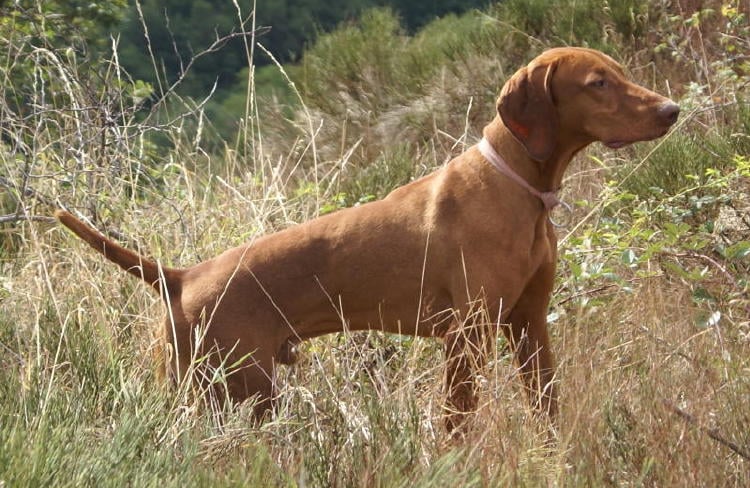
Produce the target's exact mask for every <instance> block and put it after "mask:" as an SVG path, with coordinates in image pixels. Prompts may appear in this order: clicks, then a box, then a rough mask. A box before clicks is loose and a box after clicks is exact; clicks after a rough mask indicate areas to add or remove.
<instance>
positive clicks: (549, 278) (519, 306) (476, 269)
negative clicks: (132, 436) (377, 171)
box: [57, 48, 679, 429]
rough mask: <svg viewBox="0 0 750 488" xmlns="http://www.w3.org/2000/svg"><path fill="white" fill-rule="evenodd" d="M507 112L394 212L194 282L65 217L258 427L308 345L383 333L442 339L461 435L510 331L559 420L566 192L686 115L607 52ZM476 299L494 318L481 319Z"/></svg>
mask: <svg viewBox="0 0 750 488" xmlns="http://www.w3.org/2000/svg"><path fill="white" fill-rule="evenodd" d="M497 111H498V115H497V116H496V117H495V119H494V120H493V121H492V122H491V123H490V124H489V125H487V127H485V128H484V138H485V139H484V141H483V142H482V144H480V145H479V146H474V147H472V148H470V149H469V150H468V151H466V152H465V153H463V154H461V155H460V156H458V157H457V158H455V159H454V160H452V161H451V162H449V163H448V164H447V165H446V166H445V167H443V168H441V169H439V170H437V171H435V172H434V173H432V174H430V175H428V176H426V177H424V178H422V179H420V180H417V181H414V182H412V183H410V184H408V185H405V186H403V187H401V188H398V189H396V190H395V191H393V192H392V193H391V194H390V195H388V196H387V197H386V198H385V199H383V200H381V201H377V202H372V203H369V204H366V205H362V206H360V207H355V208H349V209H346V210H341V211H339V212H336V213H333V214H329V215H325V216H323V217H320V218H317V219H315V220H312V221H310V222H307V223H304V224H300V225H297V226H294V227H291V228H289V229H286V230H283V231H281V232H277V233H275V234H271V235H267V236H264V237H260V238H258V239H257V240H255V241H254V242H253V243H251V244H248V245H244V246H240V247H237V248H234V249H230V250H228V251H226V252H224V253H223V254H221V255H220V256H218V257H216V258H214V259H211V260H208V261H205V262H202V263H199V264H197V265H195V266H193V267H190V268H186V269H171V268H161V267H159V266H157V264H155V263H154V262H153V261H150V260H148V259H145V258H143V257H141V256H139V255H137V254H135V253H133V252H131V251H129V250H127V249H124V248H123V247H121V246H120V245H118V244H116V243H115V242H113V241H111V240H109V239H107V238H105V237H104V236H102V235H100V234H99V233H97V232H96V231H94V230H93V229H91V228H90V227H88V226H86V225H85V224H83V223H81V222H80V221H79V220H77V219H76V218H75V217H73V216H72V215H71V214H69V213H67V212H64V211H58V212H57V217H58V218H59V219H60V221H61V222H62V223H63V224H64V225H66V226H67V227H69V228H70V229H71V230H72V231H73V232H74V233H76V234H77V235H78V236H79V237H81V238H82V239H84V240H85V241H86V242H88V243H89V244H90V245H91V246H93V247H94V249H96V250H98V251H99V252H101V253H103V254H104V255H105V256H106V257H107V259H109V260H111V261H114V262H115V263H117V264H118V265H119V266H120V267H122V268H123V269H125V270H126V271H128V272H129V273H131V274H133V275H135V276H138V277H140V278H142V279H143V280H145V281H146V282H147V283H149V284H151V285H152V286H153V287H154V288H156V289H157V291H160V292H161V293H162V296H163V297H164V300H165V302H166V305H167V309H168V310H167V312H168V313H167V318H166V321H165V323H164V333H165V341H166V344H167V347H168V349H170V348H171V349H172V350H173V351H174V354H172V355H171V359H170V360H169V369H170V371H171V374H172V376H173V377H174V378H176V379H180V378H184V377H185V375H187V374H188V373H190V372H191V369H190V366H191V364H194V362H195V359H196V357H203V356H208V361H204V364H210V365H212V366H213V367H217V366H219V365H220V364H223V365H234V366H235V367H234V370H233V371H232V372H231V374H230V375H229V376H228V378H227V382H226V390H225V393H226V394H228V395H229V396H230V397H231V398H232V399H234V400H238V401H239V400H244V399H246V398H248V397H251V396H257V400H258V403H257V404H256V413H257V414H258V415H262V414H263V413H264V412H265V411H266V410H267V409H268V408H269V407H270V406H271V401H272V398H273V396H274V387H273V372H274V367H275V364H276V363H283V364H290V363H292V362H293V361H294V359H295V357H294V356H295V354H294V349H295V346H296V344H298V343H299V342H300V341H303V340H305V339H309V338H311V337H316V336H319V335H322V334H329V333H332V332H339V331H341V330H343V329H344V328H347V329H349V330H366V329H374V330H382V331H384V332H392V333H399V334H409V335H416V336H422V337H441V338H443V339H444V341H445V348H446V355H447V374H446V381H447V385H446V386H447V396H448V407H449V409H450V412H451V414H449V415H448V419H447V424H448V428H449V429H453V428H454V427H456V426H457V425H458V424H459V423H460V422H461V421H462V419H463V415H464V414H465V413H467V412H471V411H472V410H474V409H475V407H476V403H477V399H476V395H475V387H474V379H473V377H474V373H475V372H476V368H477V367H480V366H481V365H482V358H483V353H482V351H483V350H484V345H483V343H484V342H486V341H485V339H486V337H487V334H488V332H492V331H493V330H496V328H497V324H507V326H504V327H502V330H503V331H504V333H505V334H506V336H507V337H508V340H509V342H510V343H511V344H512V345H513V347H514V351H515V355H516V360H517V362H518V365H519V368H520V370H521V374H522V376H523V379H524V381H525V384H526V386H527V388H528V390H529V392H530V395H531V397H532V400H533V402H534V404H535V407H536V408H538V409H541V410H544V411H547V412H549V413H550V414H553V415H554V413H555V411H556V394H555V387H554V382H553V381H552V380H553V374H554V364H553V359H552V354H551V352H550V348H549V342H548V337H547V324H546V314H547V306H548V303H549V300H550V294H551V291H552V285H553V279H554V275H555V262H556V256H557V244H556V237H555V232H554V229H553V226H552V225H551V223H550V220H549V209H550V208H551V207H552V206H554V205H555V204H556V203H557V200H556V197H555V196H554V191H556V190H557V189H559V188H560V184H561V180H562V177H563V173H564V172H565V169H566V168H567V166H568V163H569V162H570V160H571V158H572V157H573V156H574V155H575V154H576V153H577V152H578V151H580V150H581V149H583V148H584V147H586V146H587V145H588V144H590V143H591V142H594V141H601V142H604V143H605V144H607V145H608V146H610V147H612V148H617V147H621V146H623V145H625V144H627V143H632V142H635V141H644V140H649V139H654V138H657V137H660V136H662V135H664V134H665V133H666V132H667V130H668V129H669V127H670V126H671V125H672V124H673V123H674V122H675V121H676V120H677V116H678V113H679V107H678V106H677V105H675V104H674V103H673V102H671V101H670V100H668V99H666V98H664V97H662V96H660V95H657V94H656V93H653V92H651V91H649V90H646V89H644V88H642V87H640V86H637V85H635V84H633V83H631V82H629V81H627V80H626V79H625V77H624V74H623V70H622V68H621V67H620V66H619V65H618V64H617V63H616V62H615V61H613V60H612V59H611V58H609V57H608V56H606V55H604V54H602V53H600V52H597V51H593V50H589V49H580V48H560V49H552V50H549V51H547V52H545V53H543V54H542V55H540V56H539V57H537V58H536V59H534V60H533V61H532V62H531V63H530V64H529V65H528V66H527V67H525V68H521V69H520V70H519V71H518V72H516V73H515V74H514V75H513V77H512V78H511V79H510V80H509V81H508V82H507V83H506V84H505V86H504V87H503V90H502V93H501V95H500V98H499V99H498V102H497ZM480 149H481V150H480ZM490 163H492V164H490ZM478 301H480V302H481V303H482V306H483V307H484V310H485V311H486V312H487V314H486V315H484V316H485V317H490V318H491V320H489V321H488V320H487V319H484V320H482V319H478V318H477V317H478V316H479V315H478V314H476V313H474V311H475V305H476V304H477V302H478ZM488 322H490V323H489V324H488ZM493 323H494V324H495V325H494V328H493V325H492V324H493ZM196 345H197V346H196ZM477 352H479V354H477Z"/></svg>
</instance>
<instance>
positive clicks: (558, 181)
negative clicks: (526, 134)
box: [483, 116, 588, 193]
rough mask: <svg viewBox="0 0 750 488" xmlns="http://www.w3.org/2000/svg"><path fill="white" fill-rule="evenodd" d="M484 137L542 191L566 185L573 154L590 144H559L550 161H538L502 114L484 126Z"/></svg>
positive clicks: (516, 171)
mask: <svg viewBox="0 0 750 488" xmlns="http://www.w3.org/2000/svg"><path fill="white" fill-rule="evenodd" d="M483 133H484V138H485V139H487V140H488V141H489V143H490V144H491V145H492V147H493V148H494V149H495V151H496V152H497V153H498V154H499V155H500V156H501V157H502V158H503V159H504V160H505V162H506V163H507V165H508V166H509V167H510V168H511V169H512V170H513V171H514V172H515V173H516V174H518V175H519V176H520V177H521V178H523V179H524V180H526V182H528V183H529V185H531V186H532V187H534V188H535V189H536V190H537V191H539V192H540V193H544V192H549V191H557V190H559V189H560V187H561V186H562V179H563V175H564V174H565V170H566V169H567V168H568V164H570V161H571V160H572V159H573V156H575V154H576V153H577V152H578V151H580V150H581V149H583V148H584V147H586V146H587V145H588V143H587V142H580V143H578V144H576V145H573V146H570V147H561V146H560V145H559V144H558V146H557V147H556V148H555V150H554V151H553V153H552V155H551V156H550V158H549V159H547V160H546V161H542V162H539V161H535V160H533V159H532V158H531V157H530V156H529V153H528V152H527V151H526V148H525V147H524V146H523V144H521V143H520V142H519V141H518V140H517V139H516V138H515V137H514V136H513V134H512V133H511V131H510V130H509V129H508V128H507V127H506V126H505V124H504V123H503V121H502V119H501V118H500V116H496V117H495V119H494V120H493V121H492V122H490V123H489V124H488V125H487V126H485V128H484V131H483Z"/></svg>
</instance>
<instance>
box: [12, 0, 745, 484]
mask: <svg viewBox="0 0 750 488" xmlns="http://www.w3.org/2000/svg"><path fill="white" fill-rule="evenodd" d="M549 3H550V2H542V1H540V0H534V1H529V2H521V1H516V0H508V1H506V2H505V3H504V4H502V5H499V6H494V7H491V8H489V9H488V10H487V11H485V12H481V13H480V12H475V13H471V14H467V15H465V16H462V17H449V18H445V19H441V20H438V21H436V22H435V23H434V24H431V25H429V26H427V27H426V28H425V29H423V30H422V31H420V32H419V33H417V34H415V35H414V36H412V37H409V36H407V35H405V34H404V33H403V30H402V29H401V28H400V27H399V24H398V20H397V19H396V18H395V17H394V16H393V15H392V14H391V13H389V12H387V11H375V12H372V13H371V14H369V16H368V17H367V18H366V19H364V20H363V22H361V23H360V24H357V25H349V26H345V27H342V28H341V29H339V30H338V31H336V32H334V33H332V34H330V35H327V36H322V37H321V39H320V41H319V42H318V43H317V44H316V45H315V46H312V47H311V49H310V50H309V51H308V53H307V54H306V55H305V57H304V58H303V61H302V63H301V64H300V65H299V66H295V67H286V68H285V69H284V71H283V73H282V71H281V68H279V69H280V72H279V74H280V78H282V79H285V75H286V74H287V73H288V75H289V78H286V79H287V80H288V83H289V86H288V88H286V89H287V90H288V92H287V94H286V95H285V96H284V97H281V99H283V100H288V99H290V97H291V98H297V99H298V101H297V102H296V103H295V104H294V105H292V106H288V105H287V106H280V105H279V104H278V99H272V98H268V99H257V100H256V99H255V98H252V99H250V100H247V101H245V100H243V102H242V103H246V104H247V105H246V106H247V111H246V117H244V118H243V119H242V120H240V121H238V123H237V134H236V137H234V138H232V139H231V140H222V139H220V138H218V137H217V135H216V133H215V131H214V130H213V129H212V126H211V121H210V120H208V119H207V118H206V117H205V116H204V113H203V111H202V109H201V105H200V101H190V100H179V99H177V98H176V97H173V96H166V97H164V98H163V99H159V98H158V97H155V98H154V99H153V100H152V102H151V105H149V107H148V108H144V107H143V105H142V103H143V95H144V91H145V92H148V89H147V87H143V86H141V85H139V84H137V83H133V82H131V81H130V80H129V79H128V77H127V74H126V73H123V72H122V71H121V70H119V68H118V64H117V60H116V58H115V57H113V58H111V59H106V60H96V61H88V62H83V61H82V60H78V59H77V58H76V54H75V53H74V52H71V51H68V50H64V49H52V48H47V47H45V46H39V45H34V44H33V43H31V41H29V40H28V39H26V38H24V37H23V36H22V35H20V34H18V35H16V34H8V33H7V32H6V33H5V34H4V36H3V38H2V43H3V47H4V50H6V51H7V53H8V54H7V55H6V56H5V57H4V64H3V66H4V68H3V76H4V83H3V85H2V88H0V89H2V90H3V97H2V103H3V105H2V107H0V110H1V114H0V130H1V131H2V140H1V141H0V214H2V215H3V217H2V224H0V487H2V486H8V487H10V486H34V487H36V486H87V485H96V486H124V485H130V486H156V485H159V486H193V485H195V486H201V485H218V486H383V487H392V486H440V487H443V486H508V485H511V486H516V485H518V486H543V485H563V486H601V485H617V486H620V485H626V486H641V485H646V486H738V487H739V486H748V485H750V281H749V280H748V276H749V274H750V196H749V195H750V136H748V134H749V133H750V106H749V105H748V101H749V100H750V97H749V96H748V86H749V84H750V58H749V56H750V43H749V42H748V38H750V28H748V17H747V15H748V12H747V9H745V10H744V11H743V10H741V9H738V7H740V6H741V2H736V1H735V2H730V1H724V2H721V1H710V2H704V4H708V5H709V6H710V7H711V9H710V10H703V11H700V12H693V11H690V10H682V9H681V7H680V6H679V5H683V4H684V5H683V6H685V5H687V4H689V2H672V3H676V4H677V6H669V5H668V4H667V3H666V2H664V3H662V2H659V1H650V2H647V1H639V0H628V1H624V2H616V3H615V2H606V1H602V0H586V1H583V0H581V1H578V2H576V1H573V0H555V1H554V2H551V3H554V4H555V6H554V7H555V8H554V9H549V8H548V7H549V5H548V4H549ZM686 8H687V7H686ZM564 44H575V45H589V46H592V47H596V48H599V49H603V50H606V51H607V52H608V53H610V54H612V55H613V56H615V57H616V58H617V59H619V60H620V61H622V62H623V63H624V64H625V65H626V67H627V68H628V71H629V72H630V75H631V76H632V77H633V78H635V79H637V80H638V81H639V82H641V83H643V84H644V85H646V86H648V87H650V88H653V89H655V90H657V91H659V92H661V93H665V94H668V95H670V96H671V97H673V98H674V99H675V100H676V101H679V103H680V105H681V106H682V107H683V115H682V116H681V119H680V121H679V122H678V124H677V126H676V128H675V129H674V130H673V131H672V132H671V133H670V134H669V135H668V136H666V137H665V138H663V139H662V140H660V141H655V142H652V143H643V144H639V145H637V146H635V147H631V148H627V149H624V150H620V151H616V152H615V151H611V150H608V149H606V148H604V147H603V146H600V145H593V146H592V147H591V148H589V150H588V151H586V153H585V154H584V155H581V156H579V157H578V159H577V160H576V161H575V162H574V164H573V165H572V167H571V168H570V170H569V172H568V174H567V177H566V179H565V187H564V195H563V196H564V198H565V200H566V201H569V202H571V203H572V204H573V205H574V211H573V213H572V214H571V215H565V214H561V215H560V216H559V218H560V219H561V220H564V221H565V222H566V224H567V225H566V227H565V228H563V229H561V230H560V231H559V242H560V263H559V268H558V269H559V271H558V281H557V284H556V291H555V295H554V298H553V302H552V305H551V307H550V312H549V321H550V331H551V335H552V345H553V349H554V351H555V353H556V357H557V361H558V363H559V371H558V378H557V379H558V381H559V383H560V391H561V401H560V418H559V423H558V425H557V426H556V427H555V429H554V430H555V432H554V435H553V437H554V440H553V441H552V442H549V438H550V436H549V432H550V426H549V425H547V423H546V422H544V421H542V420H540V419H538V418H536V417H535V416H534V415H533V414H532V412H530V411H529V409H528V408H527V402H526V401H525V399H524V398H523V393H522V391H521V388H520V384H519V381H518V379H517V374H516V366H515V365H514V364H513V362H512V361H511V358H510V355H509V352H508V350H507V347H506V344H505V343H504V342H503V341H498V344H497V350H496V355H495V356H494V357H493V360H492V361H491V362H490V364H489V366H488V367H487V369H486V371H485V372H484V376H483V378H482V381H481V388H482V395H481V399H482V403H481V408H480V411H479V412H478V414H477V418H476V420H475V428H474V429H473V430H472V431H471V432H470V433H469V435H468V438H467V439H466V440H465V442H459V443H457V442H453V441H451V440H450V439H449V438H448V436H447V435H446V432H445V430H444V427H443V424H442V421H441V409H440V406H441V404H442V400H443V392H442V384H441V381H442V374H443V369H442V345H441V344H440V343H438V342H437V341H431V340H420V339H413V338H410V337H393V336H388V337H386V336H383V335H380V334H366V333H359V334H340V335H335V336H329V337H324V338H320V339H316V340H314V341H310V342H308V343H306V344H305V345H304V346H303V347H302V359H301V361H300V362H299V364H298V365H296V366H294V367H282V369H280V371H279V372H278V373H279V374H278V377H279V379H278V384H279V387H280V396H279V399H278V404H279V408H278V412H277V414H276V415H275V417H274V419H273V420H272V421H270V422H268V423H266V424H264V425H262V426H255V425H253V424H252V423H251V421H250V408H249V406H248V405H240V406H238V407H236V408H231V409H229V408H228V409H227V410H226V411H224V412H216V411H213V410H212V409H211V408H209V407H207V406H206V405H204V404H202V403H201V402H200V401H196V400H195V399H194V398H192V397H191V395H190V392H189V391H188V389H187V388H185V387H184V385H183V387H181V388H179V389H177V390H174V389H168V388H165V387H164V386H163V385H161V383H160V382H159V381H157V379H156V377H155V365H154V363H153V361H152V358H151V355H152V352H153V350H154V345H155V340H156V338H155V329H154V324H155V323H156V322H157V321H158V320H159V319H160V318H161V314H162V312H163V307H162V304H161V303H160V300H159V298H158V297H157V296H155V295H154V294H153V293H152V292H151V291H150V290H149V289H147V287H145V286H142V285H141V284H140V283H138V282H136V280H133V279H132V278H131V277H129V276H126V275H125V274H124V273H122V272H121V271H120V270H119V269H117V268H116V267H115V266H113V265H111V263H108V262H106V261H105V260H103V259H102V258H101V257H100V256H99V255H98V254H96V253H95V252H93V251H92V250H91V249H90V248H88V247H87V246H86V245H85V244H83V243H82V242H80V241H79V240H77V239H76V238H74V237H72V236H71V235H70V234H69V233H68V232H65V231H64V230H63V229H61V227H60V226H58V225H57V224H56V223H55V222H54V221H52V219H50V218H49V216H50V215H51V214H52V211H53V209H54V208H55V207H56V206H60V205H64V206H66V207H67V208H70V209H73V210H75V211H78V212H80V214H82V215H84V216H86V217H89V218H91V219H92V221H93V222H95V223H96V225H97V226H98V227H99V228H101V229H103V230H105V231H107V232H110V233H111V234H112V235H115V236H118V237H119V238H121V239H122V240H123V242H124V243H126V244H127V245H128V246H130V247H132V248H134V249H139V250H140V251H141V252H143V253H145V254H148V255H151V256H154V257H156V258H158V259H159V260H160V261H161V262H163V263H165V264H169V265H173V266H187V265H190V264H192V263H195V262H197V261H199V260H203V259H206V258H209V257H212V256H214V255H216V254H218V253H219V252H221V251H223V250H225V249H227V248H229V247H231V246H235V245H238V244H240V243H243V242H246V241H248V240H252V239H253V238H255V237H256V236H260V235H263V234H265V233H268V232H272V231H274V230H278V229H283V228H285V227H288V226H292V225H295V224H297V223H299V222H302V221H304V220H306V219H309V218H312V217H314V216H316V215H320V214H322V213H327V212H332V211H335V210H337V209H339V208H342V207H345V206H350V205H355V204H357V203H360V202H366V201H369V200H372V199H375V198H380V197H382V196H383V195H385V194H386V193H387V192H388V191H390V190H391V189H393V188H395V187H397V186H399V185H401V184H403V183H405V182H408V181H410V180H411V179H413V178H416V177H419V176H420V175H423V174H426V173H428V172H429V171H431V170H432V169H434V168H436V167H439V166H440V165H442V164H443V163H444V162H445V161H447V160H448V159H450V158H451V157H452V156H454V155H456V154H458V153H460V152H461V151H462V150H463V149H464V148H465V147H467V146H468V145H471V144H473V143H474V142H475V141H476V140H477V137H478V136H479V134H480V131H481V128H482V125H483V124H484V123H486V122H487V121H488V120H489V119H490V118H491V117H492V116H493V112H492V110H493V108H492V107H493V106H494V98H495V96H496V94H497V93H498V91H499V88H500V87H501V86H502V83H503V82H504V80H505V79H506V78H507V76H509V75H510V74H511V73H512V71H513V70H514V69H515V68H517V67H518V66H521V65H522V64H524V63H525V62H526V61H528V60H529V59H530V58H531V57H533V56H534V55H535V54H536V53H538V52H540V51H541V50H543V49H544V48H545V47H549V46H554V45H564ZM250 72H251V71H250ZM249 81H252V80H249ZM249 92H250V93H252V83H250V88H249ZM395 141H397V142H395Z"/></svg>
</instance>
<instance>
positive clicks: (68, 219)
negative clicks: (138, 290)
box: [55, 210, 181, 291]
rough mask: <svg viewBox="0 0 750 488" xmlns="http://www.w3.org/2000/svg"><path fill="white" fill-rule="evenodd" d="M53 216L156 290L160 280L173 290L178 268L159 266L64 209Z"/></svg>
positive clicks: (176, 281) (178, 272)
mask: <svg viewBox="0 0 750 488" xmlns="http://www.w3.org/2000/svg"><path fill="white" fill-rule="evenodd" d="M55 217H57V219H58V220H59V221H60V222H61V223H62V224H63V225H64V226H65V227H67V228H68V229H70V230H72V231H73V233H74V234H75V235H77V236H78V237H80V238H81V239H83V240H84V241H86V242H87V243H88V244H89V245H90V246H91V247H93V248H94V249H96V250H97V251H99V252H100V253H102V254H103V255H104V257H105V258H107V259H109V260H110V261H112V262H113V263H115V264H117V265H118V266H120V267H121V268H122V269H124V270H125V271H127V272H128V273H130V274H132V275H133V276H136V277H138V278H141V279H142V280H143V281H145V282H146V283H148V284H149V285H151V286H153V287H154V288H155V289H156V291H161V290H160V288H161V286H160V283H161V280H162V279H163V280H165V282H166V283H164V284H165V285H166V287H167V289H168V290H170V291H174V285H176V284H177V283H178V282H179V276H180V274H181V272H180V270H179V269H174V268H167V267H164V266H160V265H158V264H157V263H155V262H154V261H152V260H150V259H147V258H144V257H143V256H141V255H140V254H137V253H135V252H133V251H131V250H129V249H125V248H124V247H122V246H121V245H119V244H118V243H116V242H115V241H113V240H111V239H108V238H107V237H105V236H103V235H102V234H100V233H99V232H97V231H96V230H94V229H93V228H92V227H89V226H88V225H86V224H84V223H83V222H81V221H80V220H78V219H77V218H75V217H74V216H73V215H72V214H71V213H70V212H66V211H65V210H57V211H55Z"/></svg>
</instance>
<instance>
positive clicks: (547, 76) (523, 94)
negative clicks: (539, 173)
mask: <svg viewBox="0 0 750 488" xmlns="http://www.w3.org/2000/svg"><path fill="white" fill-rule="evenodd" d="M556 67H557V63H549V64H539V65H536V66H528V67H525V68H521V69H520V70H518V71H517V72H516V74H514V75H513V76H512V77H511V79H510V80H508V82H507V83H505V86H503V89H502V91H501V92H500V98H498V100H497V111H498V113H499V114H500V118H501V119H502V120H503V123H504V124H505V126H506V127H507V128H508V129H509V130H510V132H511V134H513V136H514V137H515V138H516V139H518V141H519V142H520V143H521V144H523V145H524V147H525V148H526V151H527V152H528V153H529V156H531V158H532V159H534V160H536V161H546V160H547V159H549V157H550V156H551V155H552V151H554V150H555V146H556V145H557V111H556V108H555V103H554V100H553V98H552V92H551V88H550V84H551V82H552V76H553V75H554V73H555V68H556Z"/></svg>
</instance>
